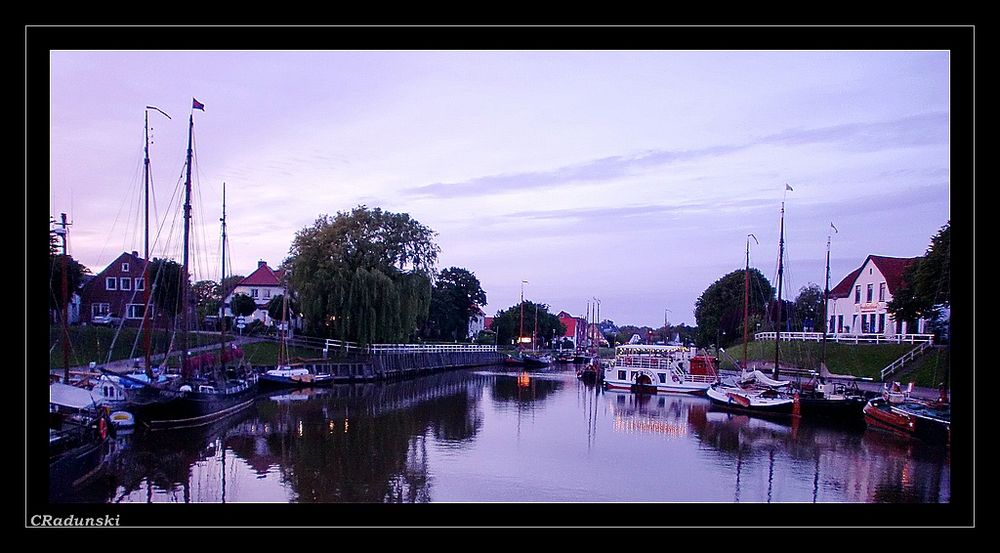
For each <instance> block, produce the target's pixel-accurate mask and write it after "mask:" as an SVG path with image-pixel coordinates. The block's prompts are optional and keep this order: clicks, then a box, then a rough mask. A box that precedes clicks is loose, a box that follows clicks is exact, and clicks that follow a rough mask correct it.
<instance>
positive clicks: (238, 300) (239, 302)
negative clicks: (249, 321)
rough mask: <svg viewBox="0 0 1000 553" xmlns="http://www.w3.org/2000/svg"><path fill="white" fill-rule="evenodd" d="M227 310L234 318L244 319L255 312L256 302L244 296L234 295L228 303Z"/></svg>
mask: <svg viewBox="0 0 1000 553" xmlns="http://www.w3.org/2000/svg"><path fill="white" fill-rule="evenodd" d="M229 308H230V309H231V310H232V312H233V314H234V315H235V316H237V317H246V316H247V315H252V314H253V312H254V311H256V310H257V302H255V301H253V298H251V297H250V296H248V295H246V294H236V295H235V296H233V299H231V300H230V301H229Z"/></svg>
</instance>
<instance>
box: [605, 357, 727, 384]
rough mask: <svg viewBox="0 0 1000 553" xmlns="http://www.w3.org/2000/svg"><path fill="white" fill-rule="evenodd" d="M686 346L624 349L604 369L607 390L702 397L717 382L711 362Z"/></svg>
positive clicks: (708, 358) (713, 365)
mask: <svg viewBox="0 0 1000 553" xmlns="http://www.w3.org/2000/svg"><path fill="white" fill-rule="evenodd" d="M696 353H697V352H696V351H695V350H693V349H692V348H688V347H685V346H660V345H650V346H647V345H624V346H618V347H617V348H615V359H614V362H612V363H611V364H609V366H608V367H606V368H605V369H604V384H605V386H607V387H608V388H609V389H619V390H621V389H629V390H639V391H649V392H685V393H703V392H705V391H706V390H707V389H708V388H709V386H711V385H712V383H713V382H715V381H716V380H717V379H718V375H717V373H716V370H715V364H714V362H713V360H712V359H711V358H710V357H708V356H705V355H697V354H696Z"/></svg>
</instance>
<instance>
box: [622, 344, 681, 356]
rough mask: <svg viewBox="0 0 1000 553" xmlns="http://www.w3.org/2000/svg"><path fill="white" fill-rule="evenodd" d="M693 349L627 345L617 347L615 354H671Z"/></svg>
mask: <svg viewBox="0 0 1000 553" xmlns="http://www.w3.org/2000/svg"><path fill="white" fill-rule="evenodd" d="M690 349H691V348H689V347H686V346H664V345H644V344H626V345H623V346H617V347H615V353H616V354H617V355H636V354H641V353H671V352H675V351H682V352H683V351H689V350H690Z"/></svg>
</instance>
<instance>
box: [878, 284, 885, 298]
mask: <svg viewBox="0 0 1000 553" xmlns="http://www.w3.org/2000/svg"><path fill="white" fill-rule="evenodd" d="M878 301H885V283H884V282H882V283H880V284H879V285H878Z"/></svg>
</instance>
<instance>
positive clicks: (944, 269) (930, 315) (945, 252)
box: [887, 222, 951, 321]
mask: <svg viewBox="0 0 1000 553" xmlns="http://www.w3.org/2000/svg"><path fill="white" fill-rule="evenodd" d="M942 305H943V306H949V305H951V222H949V223H947V224H946V225H945V226H943V227H941V229H940V230H939V231H938V233H937V234H935V235H934V237H933V238H931V244H930V246H929V247H928V248H927V251H926V253H925V254H924V256H923V257H921V258H919V259H918V260H916V261H914V262H913V263H912V264H911V265H910V266H909V267H908V268H907V269H906V272H905V273H903V284H902V286H900V287H899V289H897V290H894V291H893V294H892V301H891V302H889V304H888V305H887V308H888V310H889V312H890V313H892V315H893V318H894V319H896V320H904V321H912V320H915V319H918V318H926V319H934V318H935V317H936V316H937V315H938V313H939V311H940V306H942Z"/></svg>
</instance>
